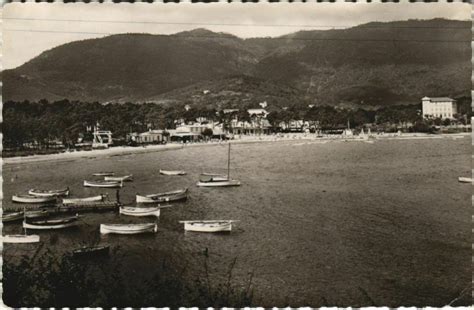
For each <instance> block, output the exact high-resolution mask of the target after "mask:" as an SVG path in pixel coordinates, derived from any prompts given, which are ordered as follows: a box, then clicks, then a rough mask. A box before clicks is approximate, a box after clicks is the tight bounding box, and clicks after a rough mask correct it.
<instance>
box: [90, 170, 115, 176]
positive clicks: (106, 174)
mask: <svg viewBox="0 0 474 310" xmlns="http://www.w3.org/2000/svg"><path fill="white" fill-rule="evenodd" d="M114 174H115V172H111V171H109V172H104V171H101V172H96V173H93V174H92V175H93V176H95V177H110V176H112V175H114Z"/></svg>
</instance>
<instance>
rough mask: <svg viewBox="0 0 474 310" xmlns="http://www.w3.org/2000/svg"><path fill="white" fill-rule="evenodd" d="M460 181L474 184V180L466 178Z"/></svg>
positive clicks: (459, 179) (461, 178)
mask: <svg viewBox="0 0 474 310" xmlns="http://www.w3.org/2000/svg"><path fill="white" fill-rule="evenodd" d="M458 181H459V182H461V183H473V182H474V179H473V178H466V177H459V178H458Z"/></svg>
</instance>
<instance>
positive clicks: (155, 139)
mask: <svg viewBox="0 0 474 310" xmlns="http://www.w3.org/2000/svg"><path fill="white" fill-rule="evenodd" d="M127 136H128V140H130V141H133V142H136V143H138V144H147V143H163V142H165V141H166V138H165V136H164V135H163V130H151V129H150V130H149V131H145V132H141V133H136V132H134V133H130V134H128V135H127Z"/></svg>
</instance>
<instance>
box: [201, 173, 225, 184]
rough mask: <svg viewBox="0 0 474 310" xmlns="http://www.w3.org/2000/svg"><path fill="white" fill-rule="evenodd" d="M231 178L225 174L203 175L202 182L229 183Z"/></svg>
mask: <svg viewBox="0 0 474 310" xmlns="http://www.w3.org/2000/svg"><path fill="white" fill-rule="evenodd" d="M228 179H229V178H228V177H227V175H225V174H213V173H201V175H200V177H199V181H200V182H211V181H227V180H228Z"/></svg>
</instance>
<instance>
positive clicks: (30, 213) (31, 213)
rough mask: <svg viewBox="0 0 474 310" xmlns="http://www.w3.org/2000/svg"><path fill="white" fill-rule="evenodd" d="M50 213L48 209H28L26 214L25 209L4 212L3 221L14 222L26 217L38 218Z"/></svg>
mask: <svg viewBox="0 0 474 310" xmlns="http://www.w3.org/2000/svg"><path fill="white" fill-rule="evenodd" d="M48 214H49V212H48V211H47V210H39V211H27V212H26V215H25V214H24V212H23V211H21V212H15V213H10V214H3V216H2V222H3V223H9V222H14V221H19V220H22V219H24V218H25V217H26V218H29V219H32V218H38V217H43V216H47V215H48Z"/></svg>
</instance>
